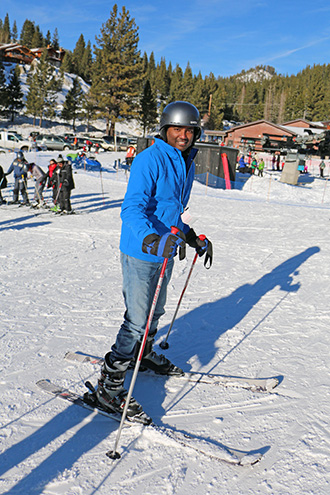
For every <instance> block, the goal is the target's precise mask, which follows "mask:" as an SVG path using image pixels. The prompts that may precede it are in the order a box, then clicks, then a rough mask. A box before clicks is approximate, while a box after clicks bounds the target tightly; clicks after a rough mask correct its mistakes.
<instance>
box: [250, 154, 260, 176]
mask: <svg viewBox="0 0 330 495" xmlns="http://www.w3.org/2000/svg"><path fill="white" fill-rule="evenodd" d="M257 166H258V162H257V159H256V158H255V157H254V158H253V160H252V162H251V170H252V172H251V173H252V175H254V173H255V171H256V168H257Z"/></svg>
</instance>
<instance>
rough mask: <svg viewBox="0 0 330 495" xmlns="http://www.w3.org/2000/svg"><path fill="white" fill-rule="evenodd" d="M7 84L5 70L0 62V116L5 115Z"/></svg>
mask: <svg viewBox="0 0 330 495" xmlns="http://www.w3.org/2000/svg"><path fill="white" fill-rule="evenodd" d="M7 96H8V93H7V84H6V76H5V70H4V67H3V64H2V62H1V61H0V116H2V117H3V116H5V115H6V110H7Z"/></svg>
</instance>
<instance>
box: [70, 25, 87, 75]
mask: <svg viewBox="0 0 330 495" xmlns="http://www.w3.org/2000/svg"><path fill="white" fill-rule="evenodd" d="M85 49H86V44H85V39H84V35H83V34H81V35H80V36H79V39H78V41H77V43H76V46H75V48H74V50H73V53H72V59H73V67H74V73H75V74H77V75H78V76H82V75H83V69H82V60H83V56H84V53H85Z"/></svg>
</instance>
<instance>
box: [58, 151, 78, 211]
mask: <svg viewBox="0 0 330 495" xmlns="http://www.w3.org/2000/svg"><path fill="white" fill-rule="evenodd" d="M54 176H55V177H56V182H57V191H58V199H59V206H60V208H59V212H60V213H63V214H72V213H74V212H73V210H72V207H71V200H70V197H71V191H72V189H74V188H75V184H74V180H73V176H72V167H71V163H70V162H68V161H64V159H63V157H62V156H61V155H60V156H59V157H58V159H57V167H56V169H55V171H54Z"/></svg>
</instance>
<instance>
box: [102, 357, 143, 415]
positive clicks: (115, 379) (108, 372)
mask: <svg viewBox="0 0 330 495" xmlns="http://www.w3.org/2000/svg"><path fill="white" fill-rule="evenodd" d="M128 365H129V361H113V362H112V361H111V359H110V353H108V354H107V355H106V356H105V359H104V364H103V366H102V369H101V377H100V379H99V381H98V387H97V390H96V399H97V401H98V403H99V405H100V406H101V407H102V408H103V409H104V410H105V411H108V412H115V413H119V414H122V413H123V410H124V407H125V404H126V398H127V390H125V388H124V387H123V384H124V380H125V375H126V371H127V368H128ZM126 419H127V420H128V421H132V422H136V423H142V424H145V425H149V424H150V423H151V422H152V419H151V418H150V416H148V415H147V414H146V413H145V412H144V411H143V409H142V406H141V405H140V404H139V403H138V402H137V401H136V400H135V399H134V398H133V397H131V398H130V401H129V406H128V409H127V415H126Z"/></svg>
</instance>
